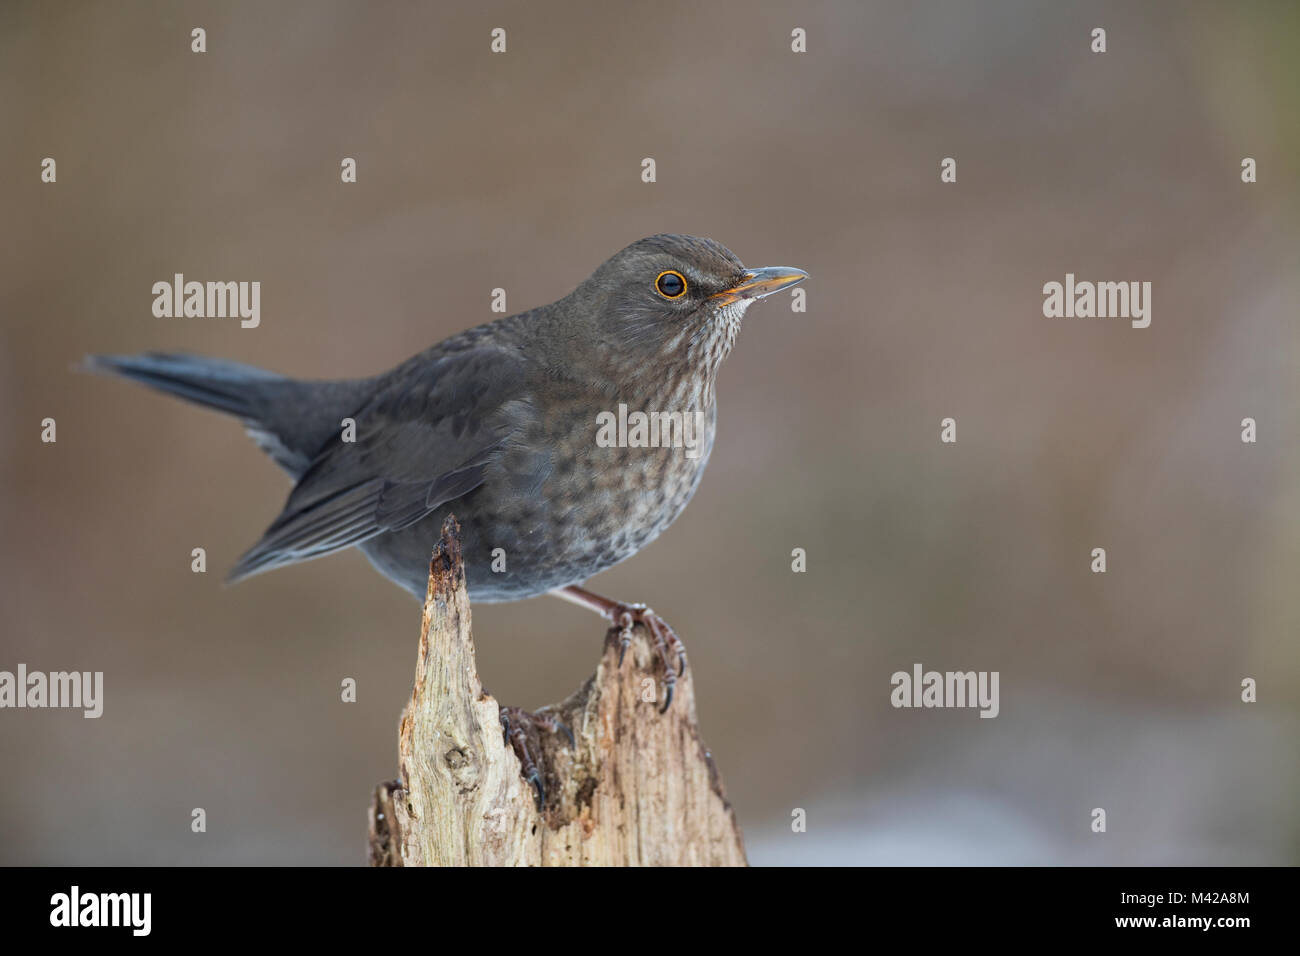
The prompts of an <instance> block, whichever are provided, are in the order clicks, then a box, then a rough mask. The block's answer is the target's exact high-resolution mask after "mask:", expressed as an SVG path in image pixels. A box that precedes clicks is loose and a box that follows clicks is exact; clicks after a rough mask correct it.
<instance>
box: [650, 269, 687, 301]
mask: <svg viewBox="0 0 1300 956" xmlns="http://www.w3.org/2000/svg"><path fill="white" fill-rule="evenodd" d="M655 288H656V289H658V290H659V294H660V295H661V296H663V297H664V298H665V299H680V298H681V297H682V296H684V295H685V294H686V279H685V278H683V277H682V274H681V273H680V272H677V271H676V270H674V269H669V270H668V271H667V272H661V273H659V278H657V279H655Z"/></svg>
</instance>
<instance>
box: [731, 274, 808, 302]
mask: <svg viewBox="0 0 1300 956" xmlns="http://www.w3.org/2000/svg"><path fill="white" fill-rule="evenodd" d="M806 278H808V273H806V272H804V271H803V270H802V269H791V268H790V267H789V266H768V267H767V268H765V269H750V270H749V271H748V272H746V273H745V276H744V278H743V279H741V280H740V282H739V284H737V285H735V286H732V287H731V288H730V289H727V290H726V291H725V292H719V293H717V294H716V295H714V296H712V297H711V298H713V299H716V300H718V304H719V305H731V303H733V302H736V301H739V300H740V299H762V298H764V297H766V296H769V295H771V294H772V293H773V292H780V291H781V290H782V289H788V288H790V287H791V286H792V285H797V284H798V283H800V282H802V281H803V280H804V279H806Z"/></svg>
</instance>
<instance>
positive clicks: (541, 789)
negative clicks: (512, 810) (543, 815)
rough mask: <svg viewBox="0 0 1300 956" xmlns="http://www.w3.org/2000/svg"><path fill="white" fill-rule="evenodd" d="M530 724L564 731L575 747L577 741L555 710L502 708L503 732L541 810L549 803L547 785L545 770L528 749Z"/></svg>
mask: <svg viewBox="0 0 1300 956" xmlns="http://www.w3.org/2000/svg"><path fill="white" fill-rule="evenodd" d="M512 718H513V720H512ZM530 724H531V725H532V726H533V727H535V728H537V729H539V730H547V731H550V732H551V733H555V732H556V731H561V732H563V733H564V735H565V736H566V737H568V738H569V747H570V749H575V748H576V747H577V746H578V743H577V740H576V739H575V738H574V736H573V731H572V730H571V729H570V728H569V726H568V724H565V723H564V722H563V721H561V720H560V719H559V718H558V717H555V716H554V715H552V714H544V713H543V714H534V713H529V712H528V711H526V710H524V709H523V708H522V707H502V708H501V732H502V734H503V735H504V737H505V740H506V742H507V743H509V744H510V748H511V749H512V750H513V751H514V752H515V756H516V757H518V758H519V769H520V772H521V774H522V775H523V778H524V782H525V783H527V784H529V785H530V786H532V787H534V788H536V790H537V809H538V810H542V809H545V807H546V785H545V783H544V782H543V780H542V773H541V771H540V770H539V769H538V767H537V762H536V761H535V760H534V759H533V755H532V753H531V752H529V749H528V730H527V728H528V726H529V725H530Z"/></svg>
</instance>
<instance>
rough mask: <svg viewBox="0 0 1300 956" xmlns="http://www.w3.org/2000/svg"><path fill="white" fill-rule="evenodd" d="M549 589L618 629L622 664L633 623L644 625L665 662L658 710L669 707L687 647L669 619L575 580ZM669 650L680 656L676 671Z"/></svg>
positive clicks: (620, 663) (682, 666)
mask: <svg viewBox="0 0 1300 956" xmlns="http://www.w3.org/2000/svg"><path fill="white" fill-rule="evenodd" d="M550 593H551V594H554V595H555V596H556V597H558V598H563V599H564V600H566V601H569V602H571V603H573V604H577V605H579V606H580V607H585V608H586V609H587V610H589V611H595V612H596V613H597V614H599V615H600V616H601V617H603V618H604V619H605V620H607V621H609V622H610V623H611V624H613V625H614V626H615V627H617V628H618V629H619V644H620V647H619V652H618V663H619V665H620V666H621V665H622V663H623V655H624V654H626V653H627V648H628V645H629V644H631V643H632V628H633V626H634V625H636V624H643V625H645V629H646V631H647V632H648V633H649V634H650V639H651V640H652V641H653V642H654V645H655V649H656V650H657V651H658V652H659V658H660V659H661V660H662V661H663V662H664V705H663V707H662V708H660V710H659V713H661V714H662V713H663V712H664V711H666V710H667V709H668V705H669V704H671V703H672V702H673V690H674V689H675V688H676V686H677V678H678V677H680V676H682V675H683V674H685V673H686V647H685V646H684V645H683V644H682V641H681V638H679V637H678V636H677V632H676V631H674V630H673V629H672V628H671V627H669V625H668V622H667V621H665V620H664V619H663V618H662V617H660V616H659V615H658V614H656V613H655V612H654V611H652V610H650V608H648V607H646V606H645V605H644V604H624V603H623V602H622V601H613V600H611V599H609V598H607V597H601V596H600V595H599V594H593V593H592V592H591V591H588V590H587V589H586V588H580V587H578V586H577V585H576V584H571V585H569V586H568V587H567V588H559V589H557V590H554V591H551V592H550ZM670 654H671V655H676V657H677V672H676V673H673V666H672V661H671V659H670Z"/></svg>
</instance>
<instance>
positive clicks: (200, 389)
mask: <svg viewBox="0 0 1300 956" xmlns="http://www.w3.org/2000/svg"><path fill="white" fill-rule="evenodd" d="M82 367H83V368H84V369H86V370H87V371H91V372H105V373H108V374H111V375H120V376H122V377H123V378H129V379H131V380H133V381H136V382H141V383H143V384H145V385H148V386H150V387H151V388H156V389H158V391H160V392H166V393H167V394H169V395H175V396H177V397H179V398H183V399H185V400H186V401H188V402H193V403H194V404H196V405H202V406H204V407H205V408H215V409H216V410H217V411H220V412H225V413H227V414H228V415H234V416H236V417H237V418H241V419H243V420H244V421H245V422H249V423H255V422H258V421H259V420H260V413H261V411H262V408H261V406H262V405H263V404H264V402H265V396H266V393H267V386H268V385H272V384H273V383H280V382H287V381H289V379H286V378H284V377H283V376H281V375H276V374H274V373H273V372H267V371H265V370H263V369H260V368H254V367H253V366H251V365H241V364H240V363H239V362H229V361H226V360H225V359H214V358H203V357H202V356H199V355H181V354H176V353H163V352H147V353H145V354H144V355H88V356H86V359H85V361H84V362H83V363H82Z"/></svg>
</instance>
